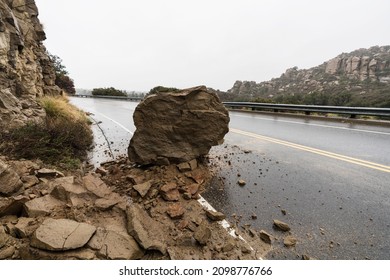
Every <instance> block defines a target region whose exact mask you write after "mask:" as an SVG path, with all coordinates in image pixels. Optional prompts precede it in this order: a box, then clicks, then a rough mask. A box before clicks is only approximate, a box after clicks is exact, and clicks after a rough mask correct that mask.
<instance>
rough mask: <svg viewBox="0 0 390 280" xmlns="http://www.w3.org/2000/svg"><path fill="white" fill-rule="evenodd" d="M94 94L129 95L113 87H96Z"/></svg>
mask: <svg viewBox="0 0 390 280" xmlns="http://www.w3.org/2000/svg"><path fill="white" fill-rule="evenodd" d="M92 95H106V96H127V94H126V92H125V91H123V90H119V89H116V88H113V87H109V88H94V89H93V90H92Z"/></svg>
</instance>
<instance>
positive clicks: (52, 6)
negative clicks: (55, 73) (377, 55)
mask: <svg viewBox="0 0 390 280" xmlns="http://www.w3.org/2000/svg"><path fill="white" fill-rule="evenodd" d="M36 3H37V6H38V9H39V11H40V15H39V19H40V20H41V22H42V23H43V24H44V26H45V31H46V35H47V37H48V39H47V40H46V41H45V45H46V47H47V49H48V50H49V52H50V53H52V54H55V55H58V56H59V57H61V58H62V60H63V64H64V65H65V66H66V68H67V69H68V71H69V72H70V76H71V77H72V78H73V79H74V81H75V85H76V87H78V88H89V89H92V88H95V87H110V86H113V87H116V88H118V89H125V90H139V91H148V90H149V89H151V88H153V87H154V86H157V85H163V86H172V87H178V88H185V87H191V86H196V85H200V84H204V85H206V86H209V87H213V88H215V89H220V90H227V89H229V88H231V87H232V86H233V84H234V82H235V81H236V80H250V81H257V82H262V81H266V80H270V79H271V78H276V77H279V76H280V75H281V74H282V73H283V72H284V71H285V70H286V69H287V68H291V67H294V66H298V68H300V69H305V68H310V67H314V66H317V65H319V64H321V63H323V62H325V61H327V60H329V59H331V58H333V57H335V56H337V55H338V54H340V53H342V52H350V51H353V50H355V49H358V48H368V47H371V46H375V45H389V44H390V36H389V34H390V33H389V32H390V14H389V12H390V1H389V0H321V1H319V0H36Z"/></svg>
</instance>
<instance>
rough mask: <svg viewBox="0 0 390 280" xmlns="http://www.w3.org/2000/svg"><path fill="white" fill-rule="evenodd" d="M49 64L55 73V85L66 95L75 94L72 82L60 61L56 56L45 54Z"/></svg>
mask: <svg viewBox="0 0 390 280" xmlns="http://www.w3.org/2000/svg"><path fill="white" fill-rule="evenodd" d="M47 55H48V56H49V58H50V60H51V62H52V63H53V65H54V70H55V72H56V80H55V84H56V85H57V86H58V87H59V88H61V89H63V90H64V91H65V92H66V93H68V94H75V93H76V90H75V88H74V82H73V80H72V79H71V78H70V77H69V73H68V71H67V70H66V67H65V66H64V65H63V64H62V59H61V58H60V57H59V56H57V55H52V54H50V53H49V52H48V53H47Z"/></svg>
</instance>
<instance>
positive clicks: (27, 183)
mask: <svg viewBox="0 0 390 280" xmlns="http://www.w3.org/2000/svg"><path fill="white" fill-rule="evenodd" d="M21 180H22V182H23V186H24V187H25V188H26V189H28V188H31V187H32V186H35V185H36V184H39V179H38V178H37V176H34V175H27V176H23V177H22V178H21Z"/></svg>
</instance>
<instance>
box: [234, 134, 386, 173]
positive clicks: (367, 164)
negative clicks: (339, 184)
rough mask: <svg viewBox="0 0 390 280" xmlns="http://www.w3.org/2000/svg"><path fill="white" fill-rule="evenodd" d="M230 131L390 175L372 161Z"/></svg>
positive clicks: (384, 168) (257, 135)
mask: <svg viewBox="0 0 390 280" xmlns="http://www.w3.org/2000/svg"><path fill="white" fill-rule="evenodd" d="M230 131H231V132H233V133H237V134H241V135H244V136H248V137H252V138H256V139H259V140H263V141H268V142H272V143H275V144H279V145H283V146H287V147H290V148H294V149H298V150H302V151H306V152H310V153H313V154H318V155H322V156H326V157H329V158H334V159H337V160H342V161H346V162H349V163H353V164H357V165H360V166H364V167H368V168H371V169H375V170H379V171H383V172H388V173H390V166H387V165H383V164H378V163H375V162H370V161H366V160H361V159H357V158H352V157H348V156H343V155H340V154H336V153H331V152H327V151H324V150H319V149H315V148H311V147H307V146H302V145H299V144H295V143H291V142H287V141H283V140H279V139H275V138H271V137H267V136H263V135H259V134H255V133H251V132H247V131H242V130H239V129H235V128H231V129H230Z"/></svg>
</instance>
